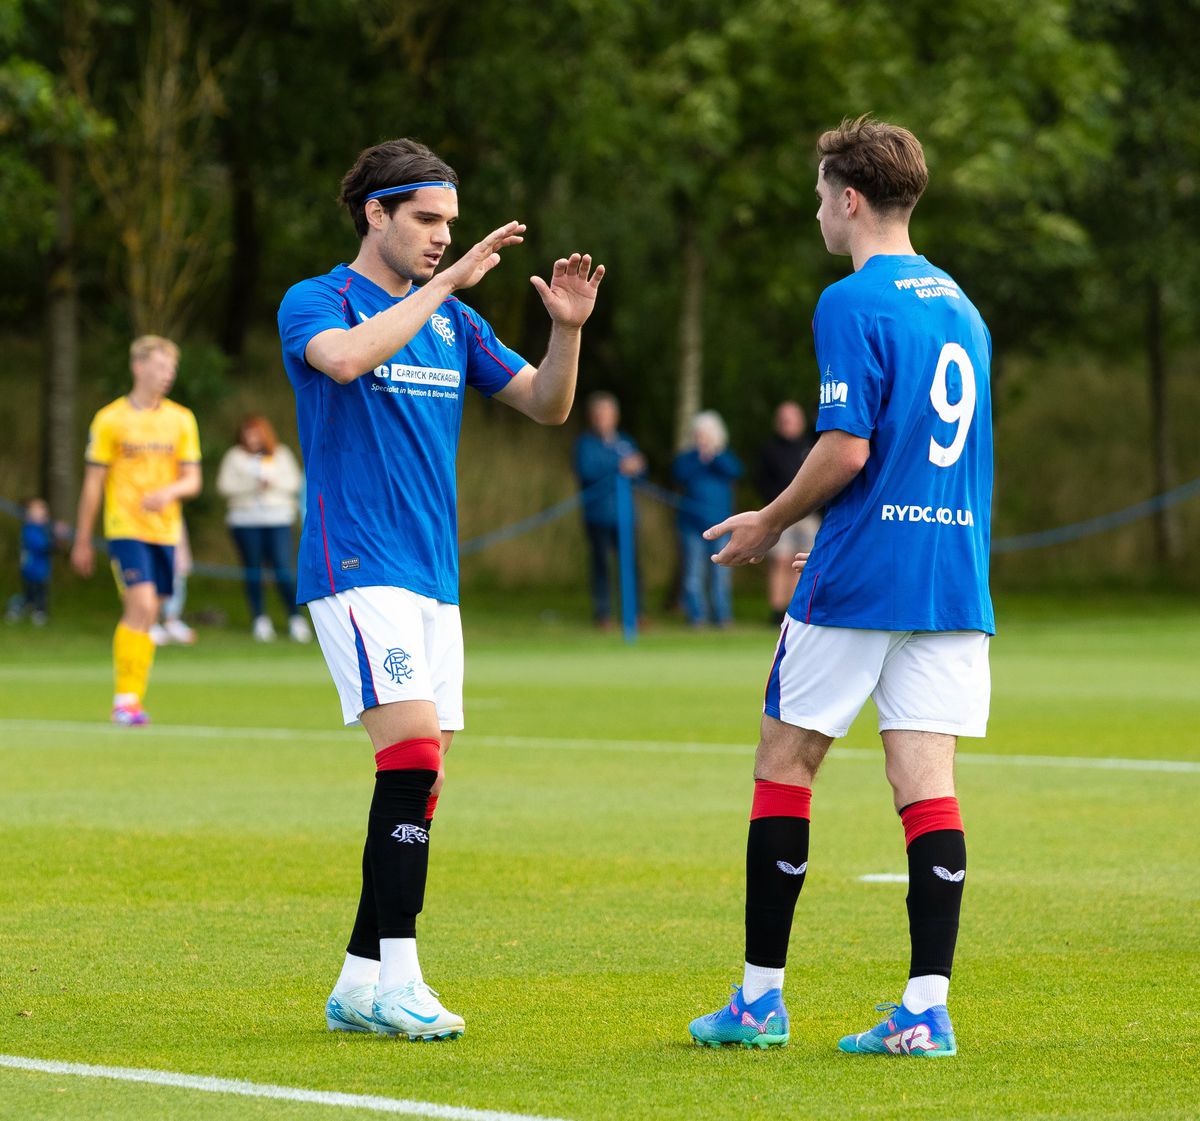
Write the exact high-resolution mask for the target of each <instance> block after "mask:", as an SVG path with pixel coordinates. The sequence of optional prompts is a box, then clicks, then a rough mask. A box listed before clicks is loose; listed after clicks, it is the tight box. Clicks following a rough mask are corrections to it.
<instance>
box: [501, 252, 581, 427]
mask: <svg viewBox="0 0 1200 1121" xmlns="http://www.w3.org/2000/svg"><path fill="white" fill-rule="evenodd" d="M603 279H604V266H603V265H597V266H596V267H595V268H594V269H593V268H592V258H591V255H590V254H588V253H572V254H571V256H570V257H560V258H559V259H558V260H557V261H555V262H554V269H553V271H552V272H551V274H550V282H549V283H547V282H546V281H544V280H543V279H542V278H541V277H540V276H531V277H530V278H529V282H530V283H531V284H532V285H533V286H534V288H535V289H536V290H537V294H538V295H539V296H541V298H542V303H543V304H545V305H546V311H547V312H548V313H549V315H550V320H551V327H550V345H549V346H548V347H547V348H546V357H545V358H543V359H542V361H541V363H540V364H539V365H538V367H537V369H536V370H535V369H534V368H533V367H532V366H526V367H525V368H524V369H523V370H521V371H519V372H518V373H517V375H516V377H514V378H513V379H512V381H511V382H509V383H508V385H506V386H505V387H504V388H503V389H502V390H501V391H500V392H499V393H497V394H496V398H497V399H498V400H500V401H503V402H504V403H505V404H506V405H510V406H511V407H512V408H514V409H516V410H517V411H518V412H522V413H524V414H525V415H526V416H528V417H532V418H533V419H534V420H536V421H537V422H538V423H539V424H562V423H563V421H565V420H566V419H567V417H568V416H569V415H570V413H571V404H572V402H573V401H574V400H575V380H576V377H577V376H578V373H579V335H580V331H581V329H582V328H583V325H584V324H585V323H586V322H587V320H588V317H589V316H590V315H591V314H592V309H593V308H594V307H595V306H596V293H597V291H598V290H599V288H600V282H601V281H602V280H603Z"/></svg>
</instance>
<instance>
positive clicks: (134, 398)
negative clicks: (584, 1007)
mask: <svg viewBox="0 0 1200 1121" xmlns="http://www.w3.org/2000/svg"><path fill="white" fill-rule="evenodd" d="M164 396H165V395H164V394H162V393H155V392H154V391H153V390H152V389H144V388H142V387H141V386H137V385H135V386H134V387H133V388H132V389H131V390H130V391H129V392H128V393H126V394H125V399H126V400H127V401H128V402H129V403H130V404H131V405H132V406H133V407H134V408H135V409H157V408H158V406H159V405H161V404H162V403H163V397H164Z"/></svg>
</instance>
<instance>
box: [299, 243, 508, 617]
mask: <svg viewBox="0 0 1200 1121" xmlns="http://www.w3.org/2000/svg"><path fill="white" fill-rule="evenodd" d="M412 291H416V289H415V288H414V289H412ZM410 294H411V293H410ZM404 298H407V297H400V298H397V297H396V296H392V295H389V294H388V293H387V292H385V291H384V290H383V289H382V288H380V287H379V286H378V285H376V284H374V283H372V282H371V281H370V280H368V279H367V278H366V277H365V276H362V275H361V274H359V273H357V272H355V271H354V270H353V269H350V268H348V267H347V266H346V265H338V267H337V268H335V269H334V270H333V271H332V272H330V273H327V274H326V275H325V276H318V277H313V278H312V279H310V280H302V281H301V282H300V283H299V284H296V285H294V286H293V287H292V288H290V289H289V290H288V292H287V294H286V295H285V296H284V298H283V302H282V303H281V304H280V306H279V336H280V339H281V341H282V343H283V364H284V368H285V369H286V370H287V375H288V378H289V380H290V381H291V383H292V388H293V390H294V391H295V394H296V416H297V420H298V422H299V428H300V448H301V451H302V452H303V453H304V474H305V481H306V494H307V504H306V511H305V519H304V528H303V531H302V533H301V537H300V557H299V563H298V566H297V568H298V572H297V577H298V578H297V600H298V601H299V602H300V603H307V602H308V601H309V600H313V599H320V598H321V597H323V596H327V595H330V594H331V593H333V592H341V591H345V590H346V589H347V588H356V587H367V586H371V585H386V586H390V587H398V588H407V589H409V590H410V591H413V592H417V593H418V594H419V595H425V596H431V597H433V598H434V599H438V600H441V601H442V602H444V603H457V602H458V507H457V495H456V491H457V479H456V468H455V458H456V456H457V453H458V439H459V432H460V428H461V424H462V411H463V394H464V391H465V389H466V387H467V386H468V385H470V386H473V387H474V388H475V389H477V390H478V391H479V392H481V393H483V394H484V395H485V396H489V397H490V396H491V395H492V394H493V393H496V392H497V391H498V390H501V389H503V388H504V387H505V386H506V385H508V383H509V381H510V380H511V379H512V377H513V375H514V374H516V373H517V372H518V371H519V370H521V369H522V368H523V367H524V366H525V365H527V363H526V361H525V359H524V358H522V357H521V356H520V355H519V354H517V353H516V352H515V351H513V350H510V349H509V348H508V347H506V346H504V345H503V344H502V343H501V342H499V340H497V338H496V336H495V333H494V332H493V331H492V328H491V327H490V326H489V325H488V323H487V321H486V320H484V319H483V317H482V316H480V315H479V314H478V313H477V312H475V311H473V310H472V309H471V308H469V307H467V306H466V305H465V304H463V303H462V302H461V301H459V300H457V299H455V298H454V297H451V298H450V299H448V300H446V301H444V302H443V303H442V305H441V306H440V307H439V308H438V310H437V311H436V312H435V313H434V314H433V315H431V316H430V317H429V320H428V321H427V322H426V323H425V325H424V326H423V327H422V328H421V329H420V330H419V331H418V332H417V334H416V335H415V336H414V337H413V339H412V340H411V341H410V342H409V343H408V345H407V346H405V347H403V348H402V349H400V350H399V351H397V352H396V353H395V354H394V355H393V356H392V358H391V359H390V360H389V361H387V362H385V363H383V364H382V365H380V366H378V367H376V369H375V370H373V371H372V372H370V373H367V374H364V375H363V376H362V377H360V378H357V379H356V380H354V381H352V382H350V383H349V384H348V385H339V384H338V383H337V382H335V381H334V380H333V379H332V378H330V377H327V376H326V375H325V374H323V373H321V371H319V370H317V369H314V368H313V367H312V366H310V365H309V364H308V363H307V362H306V361H305V359H304V352H305V349H306V348H307V346H308V344H309V342H310V341H311V340H312V339H313V337H314V336H316V335H318V334H320V333H321V332H322V331H328V330H329V329H331V328H342V329H344V328H349V327H353V326H355V325H356V324H358V323H361V322H363V321H364V320H367V319H369V318H371V316H373V315H378V314H379V313H380V312H382V311H386V310H387V309H388V308H390V307H393V306H394V305H395V304H397V303H399V302H400V299H404Z"/></svg>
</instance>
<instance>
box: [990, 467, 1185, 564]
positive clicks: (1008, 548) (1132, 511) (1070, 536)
mask: <svg viewBox="0 0 1200 1121" xmlns="http://www.w3.org/2000/svg"><path fill="white" fill-rule="evenodd" d="M1197 495H1200V479H1192V481H1191V482H1188V483H1183V484H1182V485H1180V486H1177V487H1173V488H1172V489H1171V490H1168V491H1164V492H1163V493H1162V494H1156V495H1155V496H1154V497H1153V498H1147V499H1145V500H1144V501H1142V502H1135V503H1134V504H1133V505H1132V506H1126V507H1125V508H1124V509H1123V510H1114V511H1113V512H1112V513H1110V514H1100V515H1099V516H1098V517H1095V518H1088V519H1087V520H1086V521H1082V522H1075V523H1074V524H1073V525H1064V526H1059V527H1058V528H1057V529H1044V530H1041V531H1040V532H1038V533H1022V534H1018V535H1017V536H1015V537H1003V538H1001V539H1000V540H999V541H993V542H992V552H993V553H1019V552H1024V551H1025V550H1027V549H1045V548H1048V547H1049V546H1051V545H1063V544H1066V542H1068V541H1078V540H1080V539H1081V538H1084V537H1093V536H1095V535H1096V534H1098V533H1107V532H1108V531H1109V530H1112V529H1119V528H1120V527H1121V526H1123V525H1129V524H1130V523H1131V522H1136V521H1140V520H1141V519H1142V518H1148V517H1149V516H1150V515H1151V514H1157V513H1158V512H1159V511H1161V510H1166V509H1169V508H1170V507H1172V506H1177V505H1178V504H1179V503H1180V502H1186V501H1187V500H1188V499H1189V498H1195V497H1196V496H1197Z"/></svg>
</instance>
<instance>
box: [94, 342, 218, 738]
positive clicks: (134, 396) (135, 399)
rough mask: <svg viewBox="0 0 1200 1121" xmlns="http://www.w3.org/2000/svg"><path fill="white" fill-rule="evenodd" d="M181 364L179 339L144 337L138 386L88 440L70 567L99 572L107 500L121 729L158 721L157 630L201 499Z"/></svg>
mask: <svg viewBox="0 0 1200 1121" xmlns="http://www.w3.org/2000/svg"><path fill="white" fill-rule="evenodd" d="M178 364H179V348H178V347H177V346H176V345H175V344H174V343H173V342H171V340H170V339H164V338H161V337H160V336H158V335H143V336H142V337H141V338H138V339H135V340H134V341H133V343H132V344H131V345H130V348H129V366H130V369H131V370H132V372H133V388H132V389H131V390H130V391H129V393H128V394H126V395H125V396H124V397H119V398H118V399H117V400H116V401H114V402H113V403H112V404H111V405H106V406H105V407H104V408H103V409H101V410H100V411H99V412H98V413H97V414H96V416H95V417H94V419H93V420H92V426H91V430H90V431H89V433H88V445H87V452H86V459H87V467H86V470H85V473H84V478H83V490H82V492H81V494H80V496H79V514H78V517H77V519H76V527H75V545H74V547H73V548H72V549H71V564H72V565H74V567H75V569H76V570H77V571H78V572H80V573H81V574H82V575H84V576H90V575H91V574H92V567H93V563H94V557H93V553H92V528H93V526H94V525H95V522H96V515H97V514H98V513H99V511H100V503H101V499H103V502H104V536H105V537H106V538H107V539H108V551H109V556H110V557H111V559H112V569H113V575H114V576H115V577H116V581H117V588H118V589H119V591H120V593H121V602H122V612H121V621H120V622H119V623H118V624H117V630H116V633H115V634H114V635H113V675H114V677H115V682H116V684H115V693H114V696H113V708H112V718H113V723H115V724H129V725H138V724H145V723H147V722H148V720H149V718H148V717H147V715H146V713H145V711H144V710H143V708H142V698H143V697H144V696H145V695H146V682H147V680H148V679H149V677H150V667H151V665H152V664H153V662H154V642H153V641H152V640H151V638H150V627H151V626H152V625H153V623H154V621H155V620H156V619H157V618H158V610H159V604H160V602H161V601H162V600H163V599H165V598H167V597H169V596H170V595H171V592H172V589H173V586H174V580H175V546H176V544H178V542H179V537H180V532H181V526H182V524H183V519H182V516H181V514H180V501H181V500H182V499H185V498H193V497H195V496H196V495H197V494H199V493H200V435H199V432H198V430H197V428H196V418H195V417H194V416H193V415H192V411H191V409H185V408H184V407H183V406H182V405H177V404H175V402H174V401H169V400H167V394H168V393H169V392H170V391H171V386H172V385H173V384H174V382H175V371H176V368H177V366H178Z"/></svg>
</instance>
